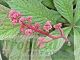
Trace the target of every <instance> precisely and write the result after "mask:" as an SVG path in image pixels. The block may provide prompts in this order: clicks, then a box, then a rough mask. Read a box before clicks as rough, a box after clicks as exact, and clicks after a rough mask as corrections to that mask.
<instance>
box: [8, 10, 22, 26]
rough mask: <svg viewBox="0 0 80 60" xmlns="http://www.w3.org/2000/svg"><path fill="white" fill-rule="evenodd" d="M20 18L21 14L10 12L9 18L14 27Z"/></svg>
mask: <svg viewBox="0 0 80 60" xmlns="http://www.w3.org/2000/svg"><path fill="white" fill-rule="evenodd" d="M20 17H21V13H20V12H17V11H15V10H10V12H9V18H10V19H11V21H12V23H13V24H14V25H15V24H16V23H18V19H19V18H20Z"/></svg>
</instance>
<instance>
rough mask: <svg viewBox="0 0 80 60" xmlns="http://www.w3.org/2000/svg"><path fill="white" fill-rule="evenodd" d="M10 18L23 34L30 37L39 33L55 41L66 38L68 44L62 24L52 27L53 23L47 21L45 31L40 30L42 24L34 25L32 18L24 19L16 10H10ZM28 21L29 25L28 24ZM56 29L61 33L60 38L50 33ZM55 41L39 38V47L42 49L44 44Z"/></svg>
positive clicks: (36, 23)
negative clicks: (18, 25) (34, 33)
mask: <svg viewBox="0 0 80 60" xmlns="http://www.w3.org/2000/svg"><path fill="white" fill-rule="evenodd" d="M9 18H10V20H11V22H12V23H13V25H16V24H17V23H19V24H20V31H21V33H23V34H25V35H26V36H30V35H32V34H33V32H38V33H40V34H43V35H45V36H48V37H50V38H52V39H53V40H54V39H59V38H64V39H65V41H66V42H67V41H68V40H67V37H65V35H64V32H63V30H62V29H61V27H62V23H58V24H56V25H54V26H53V25H51V21H47V22H46V23H45V24H44V26H43V29H41V28H40V24H39V23H38V22H35V24H32V16H28V17H23V16H22V14H21V13H20V12H17V11H16V10H10V11H9ZM26 21H27V23H26ZM52 28H55V30H57V31H58V32H60V35H59V36H54V35H52V34H50V33H49V31H50V30H51V29H52ZM53 40H45V38H44V37H39V39H38V43H37V45H38V46H39V47H40V48H42V47H44V43H48V42H50V41H53Z"/></svg>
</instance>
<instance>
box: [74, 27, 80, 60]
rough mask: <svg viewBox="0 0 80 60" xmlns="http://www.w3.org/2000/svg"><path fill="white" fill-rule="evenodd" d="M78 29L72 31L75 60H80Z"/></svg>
mask: <svg viewBox="0 0 80 60" xmlns="http://www.w3.org/2000/svg"><path fill="white" fill-rule="evenodd" d="M79 30H80V28H76V29H74V55H75V60H80V45H79V44H80V31H79Z"/></svg>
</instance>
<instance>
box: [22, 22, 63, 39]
mask: <svg viewBox="0 0 80 60" xmlns="http://www.w3.org/2000/svg"><path fill="white" fill-rule="evenodd" d="M23 25H24V26H25V27H26V28H29V29H32V30H33V31H35V32H38V33H40V34H43V35H46V36H48V37H50V38H52V39H58V38H62V36H61V35H59V36H54V35H51V34H49V33H48V32H45V31H43V30H41V29H36V28H35V27H34V26H32V25H31V24H24V23H23Z"/></svg>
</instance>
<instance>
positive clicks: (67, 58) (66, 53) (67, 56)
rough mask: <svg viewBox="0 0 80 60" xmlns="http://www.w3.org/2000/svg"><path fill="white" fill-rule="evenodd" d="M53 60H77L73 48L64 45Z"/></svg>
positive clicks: (53, 56) (54, 55)
mask: <svg viewBox="0 0 80 60" xmlns="http://www.w3.org/2000/svg"><path fill="white" fill-rule="evenodd" d="M52 60H75V57H74V50H73V46H67V45H64V46H63V47H62V48H61V49H60V50H59V51H58V52H57V53H55V54H53V55H52Z"/></svg>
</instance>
